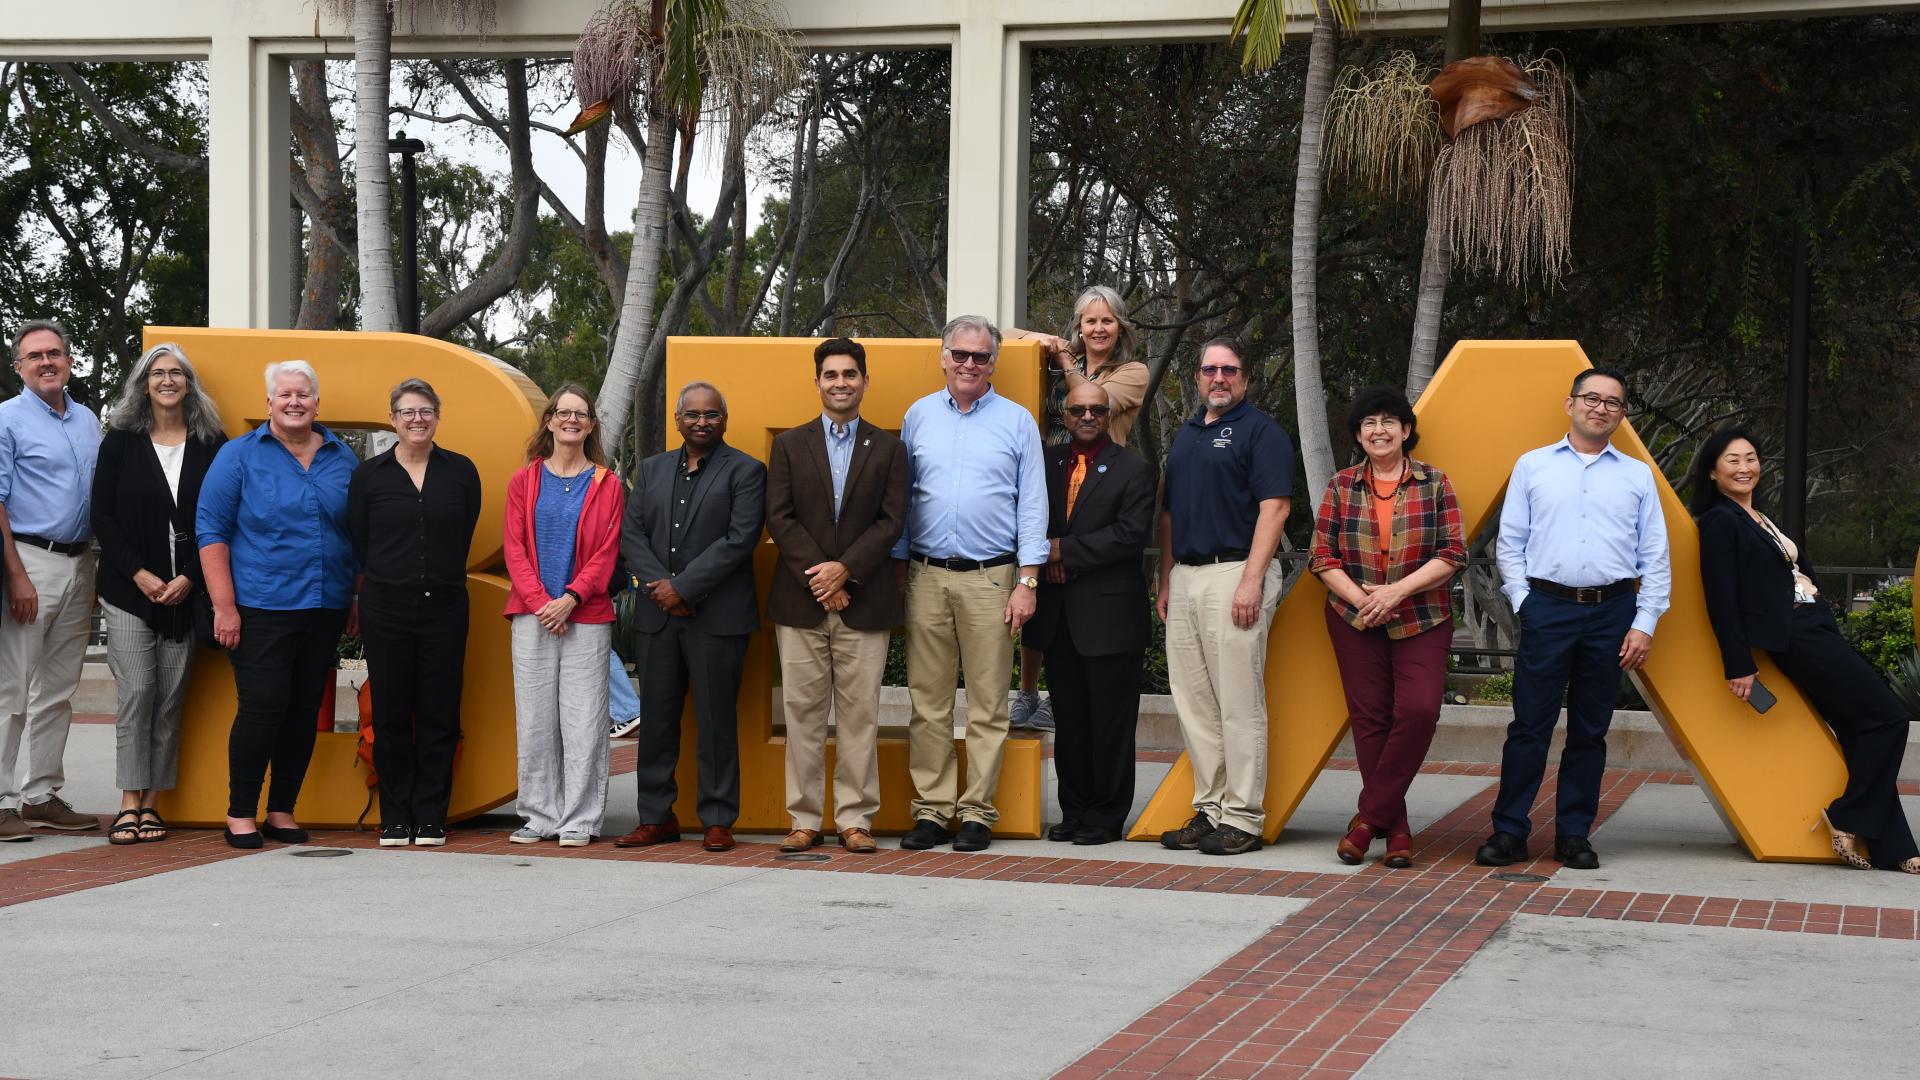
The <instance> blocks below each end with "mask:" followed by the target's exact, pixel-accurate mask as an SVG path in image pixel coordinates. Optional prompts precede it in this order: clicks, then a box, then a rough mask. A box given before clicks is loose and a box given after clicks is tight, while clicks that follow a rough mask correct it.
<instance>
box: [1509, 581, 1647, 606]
mask: <svg viewBox="0 0 1920 1080" xmlns="http://www.w3.org/2000/svg"><path fill="white" fill-rule="evenodd" d="M1638 582H1639V579H1638V578H1621V579H1620V580H1619V581H1616V582H1614V583H1613V584H1611V585H1581V586H1578V587H1576V586H1573V585H1562V584H1560V583H1559V582H1557V581H1548V580H1547V579H1546V578H1537V577H1530V578H1528V579H1527V588H1529V589H1538V590H1540V591H1541V592H1543V593H1546V594H1547V595H1548V596H1557V597H1559V598H1560V599H1562V600H1571V601H1573V602H1574V603H1576V604H1598V603H1601V602H1603V601H1606V600H1611V599H1613V598H1614V597H1616V596H1625V595H1627V594H1628V593H1630V592H1632V591H1633V587H1634V586H1635V585H1636V584H1638Z"/></svg>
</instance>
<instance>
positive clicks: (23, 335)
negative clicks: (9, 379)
mask: <svg viewBox="0 0 1920 1080" xmlns="http://www.w3.org/2000/svg"><path fill="white" fill-rule="evenodd" d="M42 330H45V331H47V332H48V333H50V334H52V335H53V336H55V337H57V338H59V339H60V348H61V349H63V350H65V351H66V353H67V355H69V356H71V355H73V344H72V343H71V342H69V341H68V340H67V328H66V327H64V326H61V325H60V324H59V323H57V322H54V321H53V320H52V319H28V320H27V321H26V322H23V323H21V324H20V329H18V330H15V331H14V332H13V358H14V359H15V360H18V359H20V343H21V342H23V341H25V340H27V335H28V334H37V333H39V332H40V331H42Z"/></svg>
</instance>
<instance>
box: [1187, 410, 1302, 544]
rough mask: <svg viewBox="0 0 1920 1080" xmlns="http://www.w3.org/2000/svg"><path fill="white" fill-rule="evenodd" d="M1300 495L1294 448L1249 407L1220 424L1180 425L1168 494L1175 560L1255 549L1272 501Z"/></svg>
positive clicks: (1202, 418)
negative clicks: (1256, 532) (1265, 505)
mask: <svg viewBox="0 0 1920 1080" xmlns="http://www.w3.org/2000/svg"><path fill="white" fill-rule="evenodd" d="M1292 495H1293V440H1292V439H1291V438H1289V437H1288V436H1287V433H1286V431H1285V430H1284V429H1282V428H1281V427H1280V425H1279V424H1278V423H1275V422H1274V419H1273V417H1271V416H1268V415H1267V414H1266V413H1263V412H1261V411H1260V410H1259V409H1256V408H1254V407H1253V405H1252V404H1251V403H1250V402H1248V401H1246V400H1244V399H1242V400H1241V402H1240V404H1238V405H1235V406H1234V407H1233V408H1232V409H1229V410H1228V411H1227V412H1226V414H1225V415H1223V416H1221V417H1220V418H1219V419H1218V420H1215V421H1214V422H1213V423H1211V424H1209V423H1207V413H1206V410H1205V409H1202V410H1201V411H1199V412H1197V413H1195V414H1194V415H1193V418H1192V419H1190V420H1188V421H1187V422H1186V423H1184V424H1182V425H1180V430H1179V431H1178V432H1176V433H1175V434H1174V436H1173V446H1172V447H1171V448H1170V449H1169V450H1168V451H1167V480H1166V485H1165V488H1164V497H1165V505H1166V508H1167V513H1168V516H1169V517H1171V518H1172V521H1173V554H1174V557H1175V558H1180V559H1188V558H1203V557H1205V556H1208V555H1225V554H1227V553H1229V552H1235V551H1246V550H1247V549H1249V548H1251V547H1253V529H1254V526H1255V525H1256V524H1258V523H1259V521H1260V503H1261V502H1262V500H1265V499H1284V498H1291V497H1292Z"/></svg>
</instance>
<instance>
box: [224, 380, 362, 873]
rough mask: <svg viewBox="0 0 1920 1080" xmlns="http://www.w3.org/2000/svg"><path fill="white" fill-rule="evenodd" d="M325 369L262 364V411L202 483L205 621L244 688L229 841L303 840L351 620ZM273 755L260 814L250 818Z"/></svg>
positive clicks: (339, 473)
mask: <svg viewBox="0 0 1920 1080" xmlns="http://www.w3.org/2000/svg"><path fill="white" fill-rule="evenodd" d="M319 415H320V377H319V376H318V375H317V374H315V373H314V370H313V366H312V365H311V364H308V363H307V362H306V361H304V360H287V361H283V362H281V363H277V364H269V365H267V422H266V423H265V424H262V425H260V426H259V427H257V428H255V429H253V430H252V431H250V432H248V433H247V434H245V435H242V436H240V437H239V438H237V439H234V440H233V441H232V442H229V443H227V445H226V446H224V447H222V448H221V450H220V454H219V456H218V457H216V458H214V461H213V467H212V468H211V469H209V470H208V471H207V478H206V481H205V483H204V484H203V485H202V486H201V488H200V510H199V517H198V521H197V523H196V525H197V528H198V531H199V539H200V564H201V569H202V570H203V571H204V573H205V575H206V580H207V595H208V596H209V597H210V598H211V599H212V600H213V633H214V637H215V638H216V639H218V641H219V642H220V644H221V645H223V646H225V647H226V648H227V649H228V650H230V656H231V658H232V661H233V682H234V688H235V690H236V691H237V693H238V696H239V699H240V708H239V712H238V714H237V715H236V716H235V717H234V720H233V731H232V733H231V734H230V735H229V736H228V740H227V784H228V796H227V801H228V806H227V843H229V844H232V845H233V846H234V847H237V848H257V847H259V846H260V845H261V842H262V841H261V837H262V836H264V837H266V839H268V840H275V841H278V842H280V843H283V844H299V843H304V842H305V841H306V839H307V833H306V830H304V829H302V828H300V827H299V826H298V825H297V824H296V823H295V822H294V819H293V806H294V801H295V800H296V799H298V798H299V797H300V784H301V782H302V781H304V780H305V779H306V776H307V762H308V761H309V760H310V759H311V758H312V757H313V737H314V731H315V723H314V720H315V717H316V716H317V714H318V713H319V710H320V699H321V697H322V695H323V694H324V693H325V692H326V686H327V680H329V679H332V678H333V677H334V671H335V670H336V669H337V667H338V666H339V664H338V655H339V653H338V648H339V642H340V633H341V631H342V630H343V629H344V630H347V631H348V632H352V630H353V629H355V628H354V626H353V623H354V619H353V608H354V599H353V590H354V574H355V573H356V571H357V569H358V567H357V565H356V564H355V562H354V557H353V547H352V545H351V543H350V541H349V539H348V533H347V482H348V480H349V479H350V478H351V477H352V475H353V469H354V466H355V464H356V462H355V459H354V456H353V451H352V450H350V449H348V448H347V446H346V444H345V443H343V442H341V441H340V440H339V439H338V438H336V437H335V436H334V434H333V433H332V432H330V431H328V430H327V429H326V428H325V427H322V426H321V425H320V424H319V423H317V420H318V418H319ZM269 765H271V767H272V769H271V771H272V774H273V782H272V784H271V785H269V786H268V789H267V820H266V823H265V824H264V825H258V824H256V823H255V821H254V815H255V813H256V812H257V811H258V810H259V805H260V787H261V785H262V783H263V782H264V781H265V778H266V774H267V772H268V767H269Z"/></svg>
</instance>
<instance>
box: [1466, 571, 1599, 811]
mask: <svg viewBox="0 0 1920 1080" xmlns="http://www.w3.org/2000/svg"><path fill="white" fill-rule="evenodd" d="M1518 614H1519V617H1520V651H1519V655H1518V656H1516V657H1515V658H1514V661H1513V722H1512V723H1511V724H1508V725H1507V744H1506V748H1505V749H1504V750H1503V751H1502V752H1501V755H1500V796H1499V798H1498V800H1496V801H1495V802H1494V804H1493V827H1494V828H1495V829H1496V830H1498V831H1499V832H1503V833H1511V834H1513V835H1514V836H1518V837H1520V838H1522V839H1525V838H1526V836H1527V833H1528V832H1529V831H1530V830H1531V829H1532V822H1531V821H1530V820H1529V819H1528V816H1527V815H1528V811H1529V810H1531V809H1532V808H1533V799H1534V796H1535V795H1538V794H1539V793H1540V781H1541V779H1542V778H1543V777H1544V776H1545V775H1546V770H1547V748H1548V744H1549V743H1551V742H1552V741H1553V728H1554V725H1555V724H1556V723H1557V722H1558V721H1559V719H1560V699H1561V695H1563V694H1564V695H1565V696H1566V702H1567V743H1566V746H1565V747H1564V748H1563V749H1562V750H1561V751H1560V789H1559V798H1558V805H1557V807H1556V809H1555V812H1554V829H1555V831H1556V832H1557V833H1558V834H1559V835H1560V836H1585V835H1587V833H1588V832H1589V831H1590V830H1592V828H1593V819H1594V817H1595V816H1596V815H1597V814H1598V813H1599V809H1600V783H1601V774H1602V773H1604V772H1605V771H1606V768H1607V728H1608V727H1609V726H1611V725H1612V723H1613V698H1614V691H1615V689H1616V688H1617V687H1618V686H1619V685H1620V643H1621V642H1622V641H1624V640H1626V636H1627V631H1628V630H1631V629H1633V614H1634V594H1633V593H1631V592H1629V593H1624V594H1622V595H1620V596H1616V597H1613V598H1612V599H1610V600H1604V601H1602V602H1600V603H1598V604H1576V603H1574V602H1573V601H1571V600H1564V599H1562V598H1560V597H1558V596H1549V595H1548V594H1546V593H1544V592H1541V591H1540V590H1538V589H1536V590H1534V591H1533V592H1530V593H1528V594H1527V598H1526V601H1525V602H1524V603H1522V604H1521V605H1520V611H1519V613H1518Z"/></svg>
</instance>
